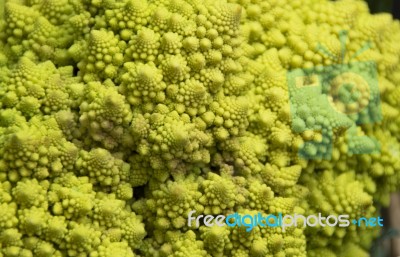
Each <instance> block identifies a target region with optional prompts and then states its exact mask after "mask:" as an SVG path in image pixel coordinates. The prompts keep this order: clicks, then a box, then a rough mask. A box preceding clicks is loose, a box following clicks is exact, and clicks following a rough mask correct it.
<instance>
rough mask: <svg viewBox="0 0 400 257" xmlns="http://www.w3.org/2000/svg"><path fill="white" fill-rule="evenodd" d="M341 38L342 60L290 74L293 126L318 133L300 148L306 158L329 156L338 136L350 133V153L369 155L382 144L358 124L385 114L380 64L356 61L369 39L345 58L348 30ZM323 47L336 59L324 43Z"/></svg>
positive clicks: (296, 131)
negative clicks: (382, 106)
mask: <svg viewBox="0 0 400 257" xmlns="http://www.w3.org/2000/svg"><path fill="white" fill-rule="evenodd" d="M339 38H340V41H341V47H342V52H341V57H340V60H337V62H338V63H339V64H334V65H330V66H320V67H314V68H309V69H296V70H292V71H289V72H288V74H287V79H288V86H289V99H290V111H291V121H292V130H293V131H294V132H295V133H306V132H311V131H312V132H313V135H316V136H314V137H313V138H311V140H309V141H305V143H304V144H303V146H302V147H301V148H300V150H299V155H300V157H302V158H305V159H326V160H329V159H330V158H331V156H332V149H333V140H334V138H335V135H343V134H344V135H345V138H346V141H347V149H348V154H370V153H376V152H379V149H380V147H379V142H378V141H377V140H376V139H374V138H371V137H368V136H366V135H363V134H362V131H361V129H360V127H359V126H360V125H362V124H369V123H376V122H379V121H380V120H381V119H382V113H381V106H380V98H379V88H378V78H377V70H376V64H375V62H372V61H361V62H360V61H359V62H351V60H352V59H354V58H355V57H356V56H358V55H360V54H362V52H364V51H365V50H367V49H368V48H369V47H370V44H369V43H367V44H365V45H364V46H363V47H362V48H361V49H360V50H359V51H357V52H356V53H355V54H354V55H353V56H352V57H351V58H350V61H349V62H348V63H344V57H345V54H346V52H345V45H346V39H347V33H346V32H345V31H342V32H340V34H339ZM318 50H319V51H320V52H321V53H323V54H324V55H327V56H330V57H333V58H334V56H333V55H332V54H331V53H329V51H327V50H326V49H325V48H324V47H323V46H319V48H318Z"/></svg>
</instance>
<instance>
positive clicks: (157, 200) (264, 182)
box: [0, 0, 400, 257]
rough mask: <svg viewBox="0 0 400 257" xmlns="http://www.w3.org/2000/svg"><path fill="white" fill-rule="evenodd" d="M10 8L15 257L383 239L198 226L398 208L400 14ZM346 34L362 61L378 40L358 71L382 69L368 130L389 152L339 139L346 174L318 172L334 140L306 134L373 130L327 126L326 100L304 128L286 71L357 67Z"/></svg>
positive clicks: (268, 249) (8, 197) (11, 250)
mask: <svg viewBox="0 0 400 257" xmlns="http://www.w3.org/2000/svg"><path fill="white" fill-rule="evenodd" d="M5 2H6V3H3V1H0V7H1V8H0V9H1V10H0V17H1V18H2V19H1V21H0V256H7V257H8V256H9V257H14V256H15V257H17V256H21V257H30V256H38V257H47V256H91V257H108V256H115V257H128V256H129V257H131V256H143V257H147V256H149V257H150V256H155V257H157V256H158V257H164V256H165V257H166V256H176V257H189V256H190V257H200V256H204V257H206V256H207V257H211V256H214V257H219V256H233V257H250V256H251V257H261V256H265V257H285V256H286V257H304V256H316V257H317V256H318V257H320V256H329V257H330V256H332V257H335V256H337V257H347V256H348V257H350V256H351V257H353V256H358V257H359V256H368V253H367V252H368V249H369V247H370V245H371V242H372V240H373V239H374V237H376V235H377V233H378V232H379V231H377V230H376V229H370V228H361V227H359V228H358V227H354V226H353V227H351V228H339V227H333V228H326V227H325V228H321V227H320V228H313V227H311V228H302V227H298V228H296V227H291V228H287V229H286V231H282V229H281V228H263V227H255V228H254V229H253V230H252V231H251V232H246V231H245V228H244V227H240V228H239V227H235V228H229V227H226V226H225V227H217V226H214V227H205V226H202V227H200V228H195V227H188V225H187V215H188V213H189V211H191V210H196V211H197V213H196V214H213V215H218V214H230V213H233V212H238V213H239V214H256V213H258V212H260V213H264V214H268V213H278V212H280V213H282V214H294V213H299V214H304V215H311V214H315V213H322V214H324V215H325V216H327V215H330V214H342V213H348V214H350V217H351V218H358V217H360V216H366V217H368V216H373V215H377V210H378V209H379V208H378V207H379V206H380V205H388V204H389V193H390V192H393V191H395V190H398V189H399V187H400V185H399V181H400V158H399V155H400V143H399V140H400V120H399V117H400V115H399V107H400V100H399V99H400V68H399V67H400V44H399V43H398V42H400V23H399V22H398V21H393V20H392V18H391V17H390V15H388V14H379V15H371V14H369V12H368V9H367V6H366V4H365V3H364V2H362V1H358V0H341V1H335V2H330V1H326V0H318V1H317V0H301V1H289V0H287V1H285V0H267V1H261V0H236V1H235V0H229V1H228V2H226V1H225V0H206V1H199V0H154V1H153V0H147V1H146V0H8V1H5ZM3 8H4V12H3ZM343 30H346V31H348V40H347V43H346V49H347V55H346V58H347V59H346V60H347V61H350V59H349V57H350V56H353V55H354V54H356V53H357V51H359V50H360V49H362V47H363V44H364V43H365V42H370V44H371V47H370V48H369V49H366V51H365V52H363V53H362V54H360V55H358V56H356V57H355V59H354V61H358V62H363V61H373V62H375V63H376V67H377V72H378V82H379V91H380V92H379V93H380V99H381V106H382V116H383V119H382V121H380V122H376V123H373V124H372V123H365V124H362V125H361V126H359V127H358V130H357V131H353V133H359V134H361V135H368V136H374V137H375V138H376V139H377V140H378V141H379V142H380V152H379V153H371V154H353V153H357V152H362V151H363V150H364V149H366V148H368V147H370V146H371V145H369V144H368V142H366V141H357V142H356V141H354V142H350V143H351V147H350V148H349V146H348V140H346V136H345V133H343V131H335V132H334V133H333V132H332V131H330V132H329V131H328V130H323V131H322V135H325V134H324V133H328V135H329V136H330V137H331V138H332V140H333V146H332V153H331V155H332V158H331V160H306V159H302V158H300V157H299V155H298V152H299V149H302V146H303V145H304V143H305V142H307V141H310V140H321V132H319V131H314V130H305V131H302V129H304V128H306V127H307V128H312V127H313V125H314V124H317V125H318V124H325V125H326V126H327V128H332V126H333V127H335V126H336V127H337V126H341V127H343V128H345V129H347V128H349V127H350V124H351V122H350V123H349V121H351V120H357V119H359V118H360V117H359V116H357V114H355V116H354V115H353V116H352V117H351V118H350V119H347V120H346V119H342V118H340V117H335V116H334V115H327V116H323V115H322V116H321V115H318V114H319V112H320V111H321V105H319V103H318V102H317V101H316V103H315V105H314V106H312V105H311V104H308V105H307V106H302V107H299V112H300V113H301V115H302V116H301V117H303V118H304V119H299V120H296V121H295V122H294V129H292V121H291V112H290V103H289V90H288V85H287V79H286V75H287V72H288V71H290V70H293V69H296V68H306V69H310V68H313V67H317V66H321V65H325V66H329V65H335V64H341V62H342V60H341V57H342V56H341V54H342V53H341V42H340V40H339V36H340V33H341V31H343ZM320 46H323V47H324V49H326V50H327V51H328V52H329V54H326V52H325V54H324V52H323V51H320V49H319V48H320ZM342 94H343V96H342V97H344V98H346V97H347V98H352V97H354V96H352V95H351V89H348V90H347V92H342ZM303 100H304V99H303ZM349 101H350V100H349ZM361 118H362V117H361ZM329 126H330V127H329ZM296 128H298V130H296ZM329 133H331V134H329ZM306 150H307V149H306ZM317 153H318V152H317V151H316V150H315V149H308V150H307V154H308V155H310V156H315V155H317Z"/></svg>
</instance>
